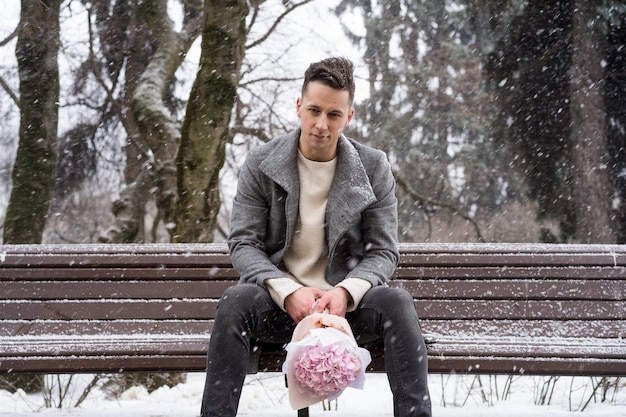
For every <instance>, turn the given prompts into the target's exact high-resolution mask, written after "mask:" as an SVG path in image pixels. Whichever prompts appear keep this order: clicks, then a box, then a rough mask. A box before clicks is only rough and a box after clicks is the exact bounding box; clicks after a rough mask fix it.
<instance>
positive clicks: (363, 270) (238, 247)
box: [228, 129, 398, 286]
mask: <svg viewBox="0 0 626 417" xmlns="http://www.w3.org/2000/svg"><path fill="white" fill-rule="evenodd" d="M299 136H300V130H299V129H297V130H295V131H293V132H291V133H289V134H287V135H285V136H282V137H279V138H276V139H274V140H272V141H270V142H268V143H266V144H263V145H261V146H259V147H257V148H254V149H253V150H251V151H250V152H249V153H248V156H247V158H246V161H245V163H244V166H243V168H242V171H241V174H240V176H239V183H238V186H237V194H236V196H235V198H234V200H233V209H232V218H231V223H230V235H229V238H228V247H229V250H230V255H231V259H232V262H233V266H234V267H235V269H236V270H237V271H238V272H239V274H240V276H241V280H240V282H241V283H256V284H258V285H263V282H264V281H265V280H266V279H268V278H282V277H286V276H287V275H286V274H285V272H283V271H282V270H281V268H280V267H281V261H282V257H283V254H284V253H285V250H286V248H288V247H289V245H290V244H291V240H292V237H293V235H294V233H295V232H296V230H295V229H296V224H297V216H298V203H299V194H300V183H299V178H298V166H297V157H298V138H299ZM325 228H326V238H327V242H328V250H329V253H328V267H327V271H326V280H327V281H328V282H329V283H330V284H331V285H333V286H334V285H336V284H338V283H339V282H341V281H342V280H343V279H345V278H349V277H354V278H361V279H365V280H367V281H369V282H371V283H372V285H373V286H376V285H383V284H385V283H386V282H387V280H388V279H389V278H390V277H391V275H392V273H393V271H394V269H395V267H396V265H397V262H398V250H397V228H398V217H397V200H396V195H395V181H394V178H393V175H392V173H391V168H390V165H389V162H388V161H387V157H386V155H385V154H384V153H383V152H382V151H380V150H376V149H373V148H370V147H367V146H365V145H362V144H360V143H358V142H356V141H353V140H351V139H348V138H346V137H345V136H343V135H342V136H341V137H340V139H339V143H338V148H337V167H336V171H335V178H334V180H333V183H332V185H331V188H330V192H329V195H328V204H327V206H326V222H325Z"/></svg>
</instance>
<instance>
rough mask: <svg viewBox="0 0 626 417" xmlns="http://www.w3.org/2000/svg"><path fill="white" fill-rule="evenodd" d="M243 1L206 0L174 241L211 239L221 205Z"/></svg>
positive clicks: (241, 47) (180, 162)
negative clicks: (220, 190)
mask: <svg viewBox="0 0 626 417" xmlns="http://www.w3.org/2000/svg"><path fill="white" fill-rule="evenodd" d="M248 11H249V7H248V3H247V1H245V0H233V1H228V2H223V1H206V2H205V5H204V19H205V21H204V29H203V36H202V55H201V58H200V69H199V71H198V74H197V77H196V79H195V81H194V84H193V87H192V90H191V95H190V98H189V103H188V104H187V113H186V116H185V121H184V123H183V127H182V135H181V143H180V148H179V151H178V156H177V160H176V163H177V179H178V195H177V200H176V210H175V221H174V223H175V229H174V230H175V231H174V233H173V235H172V241H174V242H212V241H213V235H214V230H215V227H216V223H217V215H218V212H219V209H220V204H221V200H220V193H219V173H220V170H221V169H222V166H223V165H224V159H225V147H226V143H227V142H229V140H230V132H229V124H230V117H231V113H232V110H233V105H234V102H235V97H236V94H237V85H238V83H239V78H240V70H241V64H242V61H243V58H244V52H245V43H246V21H245V19H246V15H247V14H248Z"/></svg>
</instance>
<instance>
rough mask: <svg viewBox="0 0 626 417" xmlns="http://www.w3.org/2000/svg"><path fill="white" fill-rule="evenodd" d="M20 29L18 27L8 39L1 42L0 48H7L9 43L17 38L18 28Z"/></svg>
mask: <svg viewBox="0 0 626 417" xmlns="http://www.w3.org/2000/svg"><path fill="white" fill-rule="evenodd" d="M18 27H19V26H16V27H15V29H13V32H12V33H11V34H10V35H9V36H7V37H6V38H4V39H3V40H1V41H0V47H2V46H5V45H6V44H8V43H9V42H11V41H12V40H13V39H14V38H16V37H17V28H18Z"/></svg>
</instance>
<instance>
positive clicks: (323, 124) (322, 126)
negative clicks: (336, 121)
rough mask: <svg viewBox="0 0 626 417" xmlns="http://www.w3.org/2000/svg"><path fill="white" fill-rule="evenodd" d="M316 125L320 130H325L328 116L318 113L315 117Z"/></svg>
mask: <svg viewBox="0 0 626 417" xmlns="http://www.w3.org/2000/svg"><path fill="white" fill-rule="evenodd" d="M316 127H317V128H318V129H320V130H326V129H327V128H328V118H327V117H326V115H325V114H320V116H319V117H318V118H317V123H316Z"/></svg>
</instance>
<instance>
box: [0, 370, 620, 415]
mask: <svg viewBox="0 0 626 417" xmlns="http://www.w3.org/2000/svg"><path fill="white" fill-rule="evenodd" d="M82 378H85V380H86V378H88V376H83V377H82ZM597 380H598V379H595V381H596V382H597ZM593 381H594V380H592V379H591V378H565V377H561V378H559V379H557V380H556V381H555V380H554V379H549V378H548V377H528V376H526V377H514V378H513V380H512V384H511V385H510V390H508V391H509V393H508V398H507V399H505V400H502V399H498V398H501V397H502V393H503V392H505V391H507V389H506V386H507V377H506V376H498V377H489V376H485V375H483V376H481V377H480V381H479V380H478V379H476V378H475V377H472V376H450V375H430V381H429V383H430V388H431V395H432V398H433V415H434V416H435V417H461V416H463V417H466V416H471V417H496V416H497V417H502V416H506V417H522V416H524V417H528V416H541V417H575V416H576V417H581V416H584V417H590V416H593V417H620V416H624V417H626V386H625V384H626V381H624V380H622V381H621V386H619V387H618V389H617V390H615V389H614V388H611V389H609V390H608V391H606V401H605V402H600V396H601V394H599V393H598V394H597V395H596V400H595V401H594V400H593V399H592V400H591V401H590V402H589V404H588V405H587V407H586V409H585V411H583V412H582V413H581V412H580V411H579V410H580V408H581V407H582V406H583V405H584V404H585V403H586V402H587V401H588V400H589V399H590V398H591V395H592V391H593ZM613 381H614V379H613ZM203 385H204V375H203V374H201V373H192V374H189V375H188V379H187V382H186V383H184V384H180V385H178V386H176V387H174V388H160V389H158V390H156V391H154V392H153V393H151V394H148V393H147V391H146V390H145V389H144V388H132V389H129V390H128V391H126V392H124V393H123V394H122V395H121V396H120V397H119V398H116V399H112V398H107V397H106V395H105V393H104V392H103V391H102V390H95V391H93V392H92V393H91V394H90V395H89V397H88V398H87V400H86V401H84V402H83V403H82V404H81V406H80V407H79V408H63V409H55V408H44V407H43V399H42V397H41V395H24V394H23V393H22V394H20V393H16V394H10V393H8V392H7V391H0V416H3V417H4V416H35V415H40V416H46V417H47V416H51V417H72V416H81V417H105V416H106V417H110V416H115V417H131V416H132V417H161V416H180V417H193V416H198V414H199V409H200V400H201V398H202V389H203ZM481 386H482V389H481ZM552 388H554V390H552ZM81 392H82V389H79V388H78V387H76V388H75V389H74V391H73V392H71V393H70V395H72V396H73V397H74V398H75V399H76V398H78V397H79V396H80V394H81ZM443 393H445V395H444V394H443ZM542 393H544V394H545V395H544V397H546V398H547V397H549V396H551V398H550V404H549V405H535V403H536V400H537V399H538V398H541V397H542ZM310 410H311V416H312V417H316V416H320V417H321V416H324V417H333V416H337V417H357V416H359V417H363V416H374V417H391V416H393V411H392V399H391V393H390V391H389V386H388V384H387V380H386V377H385V375H384V374H367V379H366V383H365V389H364V390H363V391H360V390H355V389H350V388H349V389H348V390H346V391H345V392H344V394H343V395H342V396H341V397H340V398H339V399H338V400H337V402H336V403H335V402H333V403H331V410H326V411H325V410H324V409H323V407H322V404H316V405H314V406H312V407H311V408H310ZM239 415H240V416H255V417H283V416H285V417H287V416H289V417H295V416H296V412H295V411H293V410H292V409H291V408H290V406H289V401H288V399H287V389H286V388H285V386H284V377H283V376H282V375H281V374H267V373H262V374H258V375H255V376H249V377H248V380H247V382H246V386H245V387H244V390H243V395H242V400H241V404H240V408H239Z"/></svg>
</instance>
